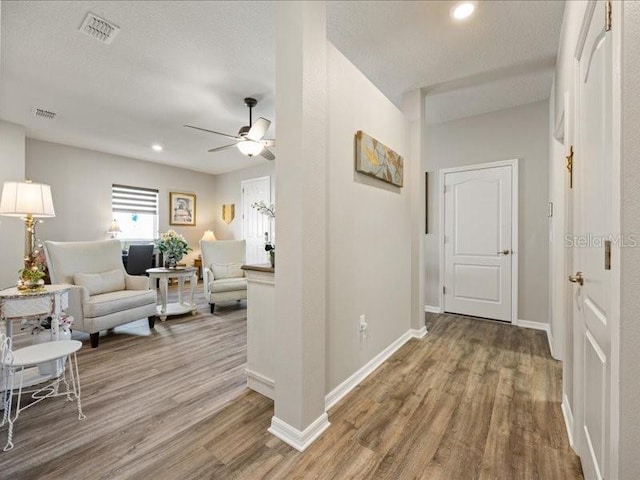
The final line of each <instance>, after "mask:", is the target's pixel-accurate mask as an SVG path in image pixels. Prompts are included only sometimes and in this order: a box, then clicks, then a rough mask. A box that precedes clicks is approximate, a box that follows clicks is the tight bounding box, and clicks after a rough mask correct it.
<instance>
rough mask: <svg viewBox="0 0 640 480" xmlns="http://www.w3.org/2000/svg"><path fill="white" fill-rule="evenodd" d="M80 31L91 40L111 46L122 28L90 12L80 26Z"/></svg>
mask: <svg viewBox="0 0 640 480" xmlns="http://www.w3.org/2000/svg"><path fill="white" fill-rule="evenodd" d="M80 31H81V32H82V33H84V34H85V35H88V36H90V37H91V38H95V39H96V40H98V41H100V42H102V43H105V44H107V45H109V44H110V43H111V42H112V41H113V39H114V37H115V36H116V35H117V34H118V32H119V31H120V28H119V27H117V26H116V25H114V24H113V23H111V22H109V21H107V20H105V19H104V18H100V17H98V16H96V15H94V14H93V13H91V12H89V13H87V16H86V18H85V19H84V22H82V25H81V26H80Z"/></svg>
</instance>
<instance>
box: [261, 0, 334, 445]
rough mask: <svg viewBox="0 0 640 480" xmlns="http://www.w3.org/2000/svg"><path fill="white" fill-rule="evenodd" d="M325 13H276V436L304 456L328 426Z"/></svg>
mask: <svg viewBox="0 0 640 480" xmlns="http://www.w3.org/2000/svg"><path fill="white" fill-rule="evenodd" d="M325 11H326V5H325V2H320V1H318V2H316V1H313V2H312V1H309V2H294V1H291V2H289V1H282V2H278V3H277V6H276V22H277V23H276V25H277V33H276V119H277V122H278V158H277V160H276V182H277V185H276V192H277V198H276V212H277V215H278V217H277V218H278V222H277V230H278V255H277V261H276V273H275V274H276V287H275V295H276V297H275V299H276V304H275V316H276V319H275V322H276V326H275V328H276V332H275V343H274V345H273V351H274V355H275V361H276V365H275V370H274V376H275V379H274V380H275V390H276V391H275V415H274V417H273V420H272V423H271V428H270V429H269V431H270V432H271V433H273V434H274V435H276V436H277V437H279V438H281V439H282V440H284V441H285V442H287V443H288V444H290V445H291V446H293V447H294V448H296V449H298V450H300V451H302V450H304V449H305V448H306V447H307V446H308V445H310V444H311V443H312V442H313V441H314V440H315V439H316V438H317V437H318V436H319V435H320V434H321V433H322V432H323V431H324V430H325V429H326V428H327V427H328V426H329V422H328V419H327V415H326V413H325V408H324V396H325V323H326V318H325V315H326V313H325V312H326V282H327V267H326V264H327V253H326V251H327V246H326V239H327V232H326V228H327V170H328V166H327V163H328V162H327V158H326V148H327V147H326V142H327V127H326V121H327V120H326V118H327V107H326V103H327V92H326V84H327V66H326V63H327V51H326V45H327V43H326V20H325V18H326V13H325Z"/></svg>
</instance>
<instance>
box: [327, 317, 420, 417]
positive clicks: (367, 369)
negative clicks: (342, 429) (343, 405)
mask: <svg viewBox="0 0 640 480" xmlns="http://www.w3.org/2000/svg"><path fill="white" fill-rule="evenodd" d="M426 334H427V327H422V328H420V329H413V328H412V329H409V330H407V331H406V332H405V333H404V334H402V335H401V336H400V338H398V339H397V340H396V341H394V342H393V343H392V344H391V345H389V346H388V347H387V348H385V349H384V350H383V351H381V352H380V353H379V354H378V355H376V356H375V357H373V358H372V359H371V360H369V362H367V363H366V364H365V365H363V366H362V367H361V368H360V369H359V370H357V371H356V372H355V373H354V374H353V375H351V376H350V377H349V378H347V379H346V380H345V381H344V382H342V383H341V384H340V385H338V386H337V387H336V388H334V389H333V390H331V391H330V392H329V393H328V394H327V395H326V396H325V397H324V405H325V407H324V408H325V410H329V409H330V408H331V407H333V406H334V405H335V404H336V403H338V402H339V401H340V400H342V399H343V398H344V397H345V395H347V394H348V393H349V392H350V391H351V390H353V389H354V388H355V387H357V386H358V384H359V383H360V382H362V381H363V380H364V379H365V378H367V377H368V376H369V375H370V374H371V373H372V372H373V371H374V370H375V369H376V368H378V367H379V366H380V365H382V364H383V363H384V362H385V361H386V360H387V359H388V358H389V357H390V356H391V355H393V354H394V353H396V351H397V350H398V349H399V348H400V347H402V346H403V345H404V344H405V343H407V342H408V341H409V340H410V339H412V338H423V337H424V336H425V335H426Z"/></svg>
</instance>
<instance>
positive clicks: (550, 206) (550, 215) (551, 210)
mask: <svg viewBox="0 0 640 480" xmlns="http://www.w3.org/2000/svg"><path fill="white" fill-rule="evenodd" d="M549 217H553V202H549Z"/></svg>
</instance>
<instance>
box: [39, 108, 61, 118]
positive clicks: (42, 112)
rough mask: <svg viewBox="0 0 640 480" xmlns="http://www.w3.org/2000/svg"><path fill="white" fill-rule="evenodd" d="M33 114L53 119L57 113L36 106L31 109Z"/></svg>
mask: <svg viewBox="0 0 640 480" xmlns="http://www.w3.org/2000/svg"><path fill="white" fill-rule="evenodd" d="M33 114H34V115H35V116H36V117H38V118H46V119H47V120H53V119H54V118H56V115H57V114H56V112H51V111H49V110H45V109H43V108H37V107H36V108H34V109H33Z"/></svg>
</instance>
